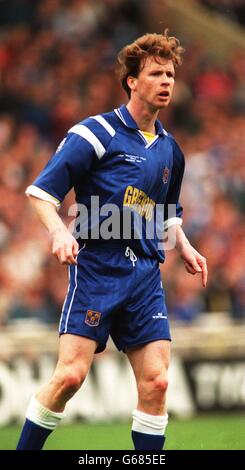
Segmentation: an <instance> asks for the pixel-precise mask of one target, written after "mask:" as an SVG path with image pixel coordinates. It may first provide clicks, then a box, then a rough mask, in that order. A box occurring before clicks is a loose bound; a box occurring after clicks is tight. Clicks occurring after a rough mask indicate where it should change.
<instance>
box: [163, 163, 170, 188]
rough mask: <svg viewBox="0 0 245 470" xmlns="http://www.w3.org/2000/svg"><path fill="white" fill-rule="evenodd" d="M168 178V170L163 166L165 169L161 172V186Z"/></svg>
mask: <svg viewBox="0 0 245 470" xmlns="http://www.w3.org/2000/svg"><path fill="white" fill-rule="evenodd" d="M168 178H169V168H167V167H166V166H165V168H164V170H163V174H162V180H163V184H167V182H168Z"/></svg>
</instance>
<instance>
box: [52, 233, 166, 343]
mask: <svg viewBox="0 0 245 470" xmlns="http://www.w3.org/2000/svg"><path fill="white" fill-rule="evenodd" d="M77 263H78V264H77V265H71V266H69V268H68V270H69V287H68V292H67V296H66V298H65V301H64V305H63V309H62V313H61V319H60V328H59V333H60V334H61V335H62V334H65V333H70V334H74V335H79V336H84V337H87V338H91V339H93V340H95V341H96V342H98V347H97V349H96V352H101V351H103V350H104V349H105V347H106V343H107V340H108V338H109V335H110V336H111V338H112V340H113V341H114V343H115V345H116V347H117V349H118V350H119V351H120V350H123V351H125V350H126V349H127V348H131V347H135V346H137V345H141V344H146V343H149V342H152V341H156V340H161V339H164V340H171V338H170V331H169V323H168V318H167V309H166V305H165V294H164V290H163V287H162V282H161V275H160V269H159V263H158V261H157V260H155V259H152V258H149V257H146V256H144V255H142V254H140V253H139V252H136V251H135V250H134V251H133V250H132V249H131V248H130V247H129V246H124V245H122V244H117V243H115V244H113V243H111V242H108V241H107V242H105V243H104V244H103V243H102V244H97V245H96V244H95V243H88V244H84V246H83V247H82V248H81V249H80V250H79V253H78V256H77Z"/></svg>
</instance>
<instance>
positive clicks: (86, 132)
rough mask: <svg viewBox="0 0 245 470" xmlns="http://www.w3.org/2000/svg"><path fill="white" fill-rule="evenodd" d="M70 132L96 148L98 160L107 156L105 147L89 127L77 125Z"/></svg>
mask: <svg viewBox="0 0 245 470" xmlns="http://www.w3.org/2000/svg"><path fill="white" fill-rule="evenodd" d="M68 132H74V134H78V135H80V136H81V137H83V138H84V139H85V140H87V142H89V143H90V144H91V145H92V147H94V150H95V152H96V155H97V157H98V158H101V157H103V155H104V154H105V152H106V150H105V147H104V146H103V145H102V143H101V142H100V141H99V139H98V138H97V137H96V135H95V134H93V132H92V131H91V130H90V129H89V128H88V127H86V126H84V125H83V124H76V125H75V126H73V127H72V128H71V129H70V130H69V131H68Z"/></svg>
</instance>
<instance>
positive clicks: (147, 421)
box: [132, 410, 168, 436]
mask: <svg viewBox="0 0 245 470" xmlns="http://www.w3.org/2000/svg"><path fill="white" fill-rule="evenodd" d="M167 424H168V415H167V414H166V415H163V416H154V415H148V414H147V413H143V411H139V410H134V411H133V424H132V431H137V432H141V433H143V434H155V435H160V436H161V435H164V433H165V429H166V427H167Z"/></svg>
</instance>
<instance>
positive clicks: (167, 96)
mask: <svg viewBox="0 0 245 470" xmlns="http://www.w3.org/2000/svg"><path fill="white" fill-rule="evenodd" d="M158 96H161V98H169V91H162V92H161V93H159V94H158Z"/></svg>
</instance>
